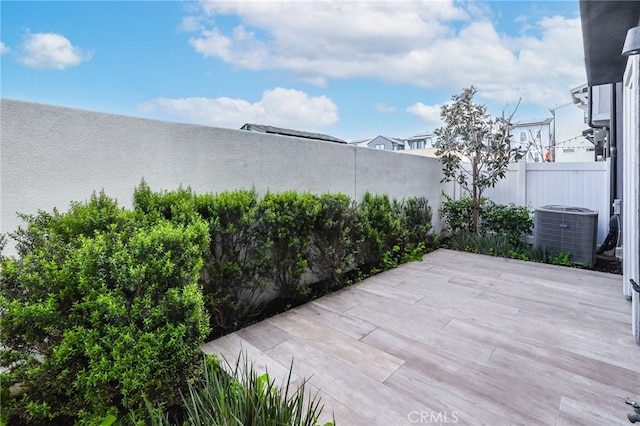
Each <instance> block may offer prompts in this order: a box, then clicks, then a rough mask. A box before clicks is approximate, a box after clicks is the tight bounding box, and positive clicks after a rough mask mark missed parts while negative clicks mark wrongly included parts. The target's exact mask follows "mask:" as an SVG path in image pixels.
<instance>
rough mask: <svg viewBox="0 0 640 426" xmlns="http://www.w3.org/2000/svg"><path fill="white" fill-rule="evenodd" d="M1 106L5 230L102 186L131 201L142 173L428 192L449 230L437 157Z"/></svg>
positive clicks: (219, 182) (197, 186) (202, 183)
mask: <svg viewBox="0 0 640 426" xmlns="http://www.w3.org/2000/svg"><path fill="white" fill-rule="evenodd" d="M0 110H1V111H0V232H9V231H12V230H14V229H15V228H16V227H17V226H18V224H19V219H18V218H17V216H16V212H21V213H35V212H36V211H37V210H38V209H40V210H46V211H50V210H51V209H52V208H53V207H57V208H59V209H61V210H65V209H67V208H68V206H69V203H70V202H71V201H83V200H86V199H87V198H89V196H90V195H91V192H92V191H94V190H98V191H99V190H100V189H104V190H105V192H106V193H107V195H109V196H111V197H114V198H117V199H118V202H119V203H120V204H121V205H123V206H130V205H131V197H132V195H133V188H134V187H135V186H137V185H138V184H139V183H140V181H141V179H143V178H144V179H145V180H146V182H147V183H148V184H149V185H150V186H151V188H152V189H154V190H160V189H175V188H178V186H180V185H183V186H191V188H193V189H194V190H195V191H196V192H221V191H224V190H233V189H238V188H251V187H252V186H254V187H255V188H256V190H257V191H258V193H260V194H263V193H265V192H266V191H267V190H271V191H273V192H278V191H284V190H290V189H296V190H299V191H310V192H313V193H324V192H343V193H345V194H347V195H349V196H351V197H353V198H355V199H356V200H359V199H360V198H361V197H362V194H364V192H365V191H370V192H374V193H387V194H389V195H390V196H392V197H396V198H404V197H409V196H424V197H427V198H428V199H429V202H430V205H431V206H432V207H433V210H434V228H436V229H440V220H439V216H438V208H439V206H440V202H441V185H440V179H441V177H442V176H441V173H442V172H441V167H440V162H439V160H437V159H433V158H425V157H420V156H409V155H399V154H398V153H392V152H384V151H378V150H371V149H367V148H358V147H355V146H352V145H346V144H336V143H331V142H322V141H312V140H307V139H299V138H292V137H286V136H277V135H268V134H261V133H254V132H248V131H242V130H231V129H221V128H215V127H206V126H197V125H191V124H180V123H170V122H163V121H154V120H147V119H140V118H134V117H125V116H119V115H113V114H104V113H97V112H90V111H84V110H76V109H70V108H62V107H56V106H50V105H41V104H35V103H28V102H21V101H14V100H7V99H2V100H0ZM11 251H12V247H8V250H7V252H8V253H10V252H11Z"/></svg>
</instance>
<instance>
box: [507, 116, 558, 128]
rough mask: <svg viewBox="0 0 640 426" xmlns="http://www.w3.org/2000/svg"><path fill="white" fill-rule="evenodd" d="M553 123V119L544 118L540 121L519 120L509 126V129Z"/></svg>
mask: <svg viewBox="0 0 640 426" xmlns="http://www.w3.org/2000/svg"><path fill="white" fill-rule="evenodd" d="M552 121H553V118H544V119H541V120H521V121H518V122H516V123H513V124H511V127H519V126H532V125H536V124H549V123H551V122H552Z"/></svg>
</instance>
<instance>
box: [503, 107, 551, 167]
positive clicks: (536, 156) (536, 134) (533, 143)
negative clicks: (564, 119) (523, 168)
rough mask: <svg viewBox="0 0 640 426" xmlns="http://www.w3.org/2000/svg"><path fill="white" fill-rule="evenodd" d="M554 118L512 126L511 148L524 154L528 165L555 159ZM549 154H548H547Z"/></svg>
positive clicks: (518, 123) (520, 122)
mask: <svg viewBox="0 0 640 426" xmlns="http://www.w3.org/2000/svg"><path fill="white" fill-rule="evenodd" d="M552 122H553V118H545V119H542V120H529V121H518V122H517V123H514V124H512V126H511V147H512V148H516V147H517V148H520V149H521V150H522V151H523V152H524V158H523V159H524V160H525V161H526V162H527V163H541V162H543V161H546V160H549V161H551V160H552V159H553V127H552V125H551V124H552ZM547 153H548V154H547Z"/></svg>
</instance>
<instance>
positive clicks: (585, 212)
mask: <svg viewBox="0 0 640 426" xmlns="http://www.w3.org/2000/svg"><path fill="white" fill-rule="evenodd" d="M597 235H598V212H597V211H594V210H589V209H586V208H582V207H567V206H544V207H541V208H538V209H536V216H535V224H534V228H533V244H534V245H535V246H536V247H541V248H543V249H544V250H545V251H546V252H547V253H548V254H552V255H555V254H558V253H571V257H570V260H571V262H573V263H578V264H582V265H586V264H589V265H594V264H595V262H596V238H597Z"/></svg>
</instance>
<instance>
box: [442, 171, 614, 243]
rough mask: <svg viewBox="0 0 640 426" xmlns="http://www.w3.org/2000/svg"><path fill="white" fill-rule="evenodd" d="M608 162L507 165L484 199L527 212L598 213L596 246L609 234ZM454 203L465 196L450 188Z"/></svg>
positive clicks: (459, 190)
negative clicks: (574, 210)
mask: <svg viewBox="0 0 640 426" xmlns="http://www.w3.org/2000/svg"><path fill="white" fill-rule="evenodd" d="M609 167H610V165H609V161H599V162H591V163H526V162H519V163H514V164H511V165H509V168H508V170H507V175H506V177H505V178H504V179H502V180H500V181H499V182H498V183H497V184H496V186H495V187H494V188H489V189H487V190H486V191H485V192H484V194H483V195H484V196H486V197H488V198H490V199H491V200H492V201H493V202H495V203H498V204H510V203H513V204H515V205H517V206H527V207H529V208H530V209H531V210H535V209H536V208H539V207H543V206H546V205H553V204H555V205H563V206H571V207H586V208H588V209H591V210H596V211H597V212H598V241H597V243H598V244H601V243H602V241H603V240H604V238H605V237H606V235H607V232H608V231H609V207H610V206H609V204H610V200H609V194H610V187H609V177H608V176H609ZM447 192H448V195H449V196H452V197H453V198H454V199H459V198H461V197H464V196H465V195H466V194H464V192H463V191H462V190H461V188H460V187H459V186H458V185H455V187H454V186H450V187H449V191H447Z"/></svg>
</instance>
